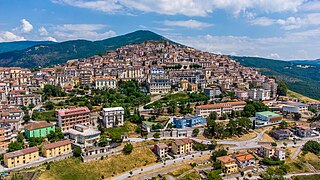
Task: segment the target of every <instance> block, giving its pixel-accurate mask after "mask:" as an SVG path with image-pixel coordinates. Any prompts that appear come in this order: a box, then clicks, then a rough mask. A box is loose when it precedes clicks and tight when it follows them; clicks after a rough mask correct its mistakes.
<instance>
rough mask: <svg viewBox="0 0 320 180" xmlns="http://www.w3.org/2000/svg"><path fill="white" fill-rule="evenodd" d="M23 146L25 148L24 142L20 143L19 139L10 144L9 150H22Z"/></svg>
mask: <svg viewBox="0 0 320 180" xmlns="http://www.w3.org/2000/svg"><path fill="white" fill-rule="evenodd" d="M22 148H23V147H22V144H21V143H19V142H18V141H16V142H11V143H10V144H9V145H8V151H9V152H12V151H17V150H21V149H22Z"/></svg>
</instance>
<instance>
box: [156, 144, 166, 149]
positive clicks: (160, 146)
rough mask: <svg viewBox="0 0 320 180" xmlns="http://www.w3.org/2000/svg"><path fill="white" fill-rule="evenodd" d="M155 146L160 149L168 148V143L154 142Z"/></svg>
mask: <svg viewBox="0 0 320 180" xmlns="http://www.w3.org/2000/svg"><path fill="white" fill-rule="evenodd" d="M156 146H158V147H159V148H160V149H165V148H168V145H166V144H165V143H158V144H156Z"/></svg>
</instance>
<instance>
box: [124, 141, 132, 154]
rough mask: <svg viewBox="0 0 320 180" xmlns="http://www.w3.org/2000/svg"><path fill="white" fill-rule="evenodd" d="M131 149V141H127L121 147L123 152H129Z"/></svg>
mask: <svg viewBox="0 0 320 180" xmlns="http://www.w3.org/2000/svg"><path fill="white" fill-rule="evenodd" d="M132 150H133V145H132V144H131V143H127V144H126V145H124V147H123V152H124V153H125V154H130V153H131V152H132Z"/></svg>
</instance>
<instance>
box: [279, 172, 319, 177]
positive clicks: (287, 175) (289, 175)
mask: <svg viewBox="0 0 320 180" xmlns="http://www.w3.org/2000/svg"><path fill="white" fill-rule="evenodd" d="M315 174H320V172H312V173H297V174H286V175H284V177H285V178H291V177H293V176H310V175H315Z"/></svg>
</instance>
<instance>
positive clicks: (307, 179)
mask: <svg viewBox="0 0 320 180" xmlns="http://www.w3.org/2000/svg"><path fill="white" fill-rule="evenodd" d="M292 179H293V180H316V179H320V174H316V175H311V176H294V177H293V178H292Z"/></svg>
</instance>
